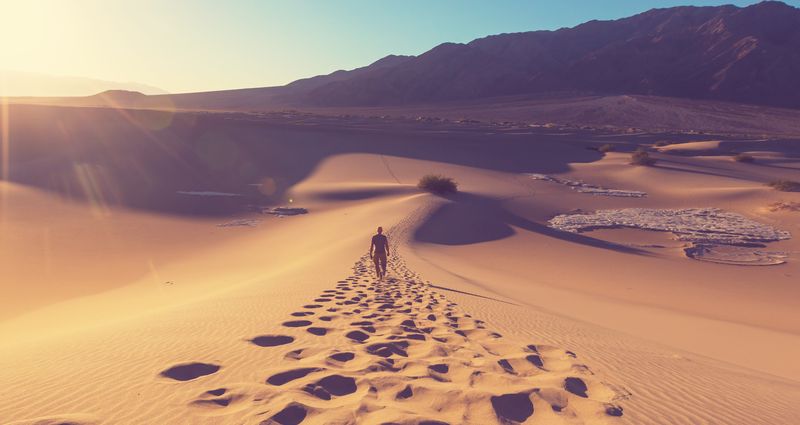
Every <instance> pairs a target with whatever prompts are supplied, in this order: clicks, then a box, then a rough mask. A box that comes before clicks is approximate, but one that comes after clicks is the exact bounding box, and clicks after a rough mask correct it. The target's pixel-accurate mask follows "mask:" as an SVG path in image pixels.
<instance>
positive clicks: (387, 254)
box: [386, 237, 392, 257]
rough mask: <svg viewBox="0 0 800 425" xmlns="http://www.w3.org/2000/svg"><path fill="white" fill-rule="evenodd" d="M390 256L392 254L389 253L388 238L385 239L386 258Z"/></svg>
mask: <svg viewBox="0 0 800 425" xmlns="http://www.w3.org/2000/svg"><path fill="white" fill-rule="evenodd" d="M390 255H392V254H391V253H390V252H389V238H388V237H387V238H386V256H387V257H388V256H390Z"/></svg>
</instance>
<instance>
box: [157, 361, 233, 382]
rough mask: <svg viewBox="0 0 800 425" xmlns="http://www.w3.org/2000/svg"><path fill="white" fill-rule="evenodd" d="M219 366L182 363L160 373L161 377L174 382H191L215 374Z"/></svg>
mask: <svg viewBox="0 0 800 425" xmlns="http://www.w3.org/2000/svg"><path fill="white" fill-rule="evenodd" d="M220 368H221V366H218V365H215V364H210V363H183V364H179V365H175V366H172V367H171V368H169V369H167V370H164V371H162V372H161V376H164V377H166V378H170V379H174V380H176V381H191V380H192V379H195V378H199V377H201V376H205V375H211V374H212V373H216V372H217V371H218V370H219V369H220Z"/></svg>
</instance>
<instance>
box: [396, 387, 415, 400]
mask: <svg viewBox="0 0 800 425" xmlns="http://www.w3.org/2000/svg"><path fill="white" fill-rule="evenodd" d="M413 395H414V392H413V391H412V390H411V385H406V387H405V388H403V390H402V391H400V392H399V393H397V395H396V396H395V399H397V400H405V399H407V398H411V396H413Z"/></svg>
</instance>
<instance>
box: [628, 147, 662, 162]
mask: <svg viewBox="0 0 800 425" xmlns="http://www.w3.org/2000/svg"><path fill="white" fill-rule="evenodd" d="M655 163H656V159H655V158H653V157H651V156H650V154H649V153H647V151H646V150H644V149H641V148H639V149H637V150H636V152H634V153H633V155H631V165H653V164H655Z"/></svg>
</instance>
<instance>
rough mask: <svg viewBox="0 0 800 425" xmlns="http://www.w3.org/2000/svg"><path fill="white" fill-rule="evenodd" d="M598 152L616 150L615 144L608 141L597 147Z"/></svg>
mask: <svg viewBox="0 0 800 425" xmlns="http://www.w3.org/2000/svg"><path fill="white" fill-rule="evenodd" d="M597 152H600V153H608V152H614V145H612V144H611V143H606V144H605V145H603V146H600V147H599V148H597Z"/></svg>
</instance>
